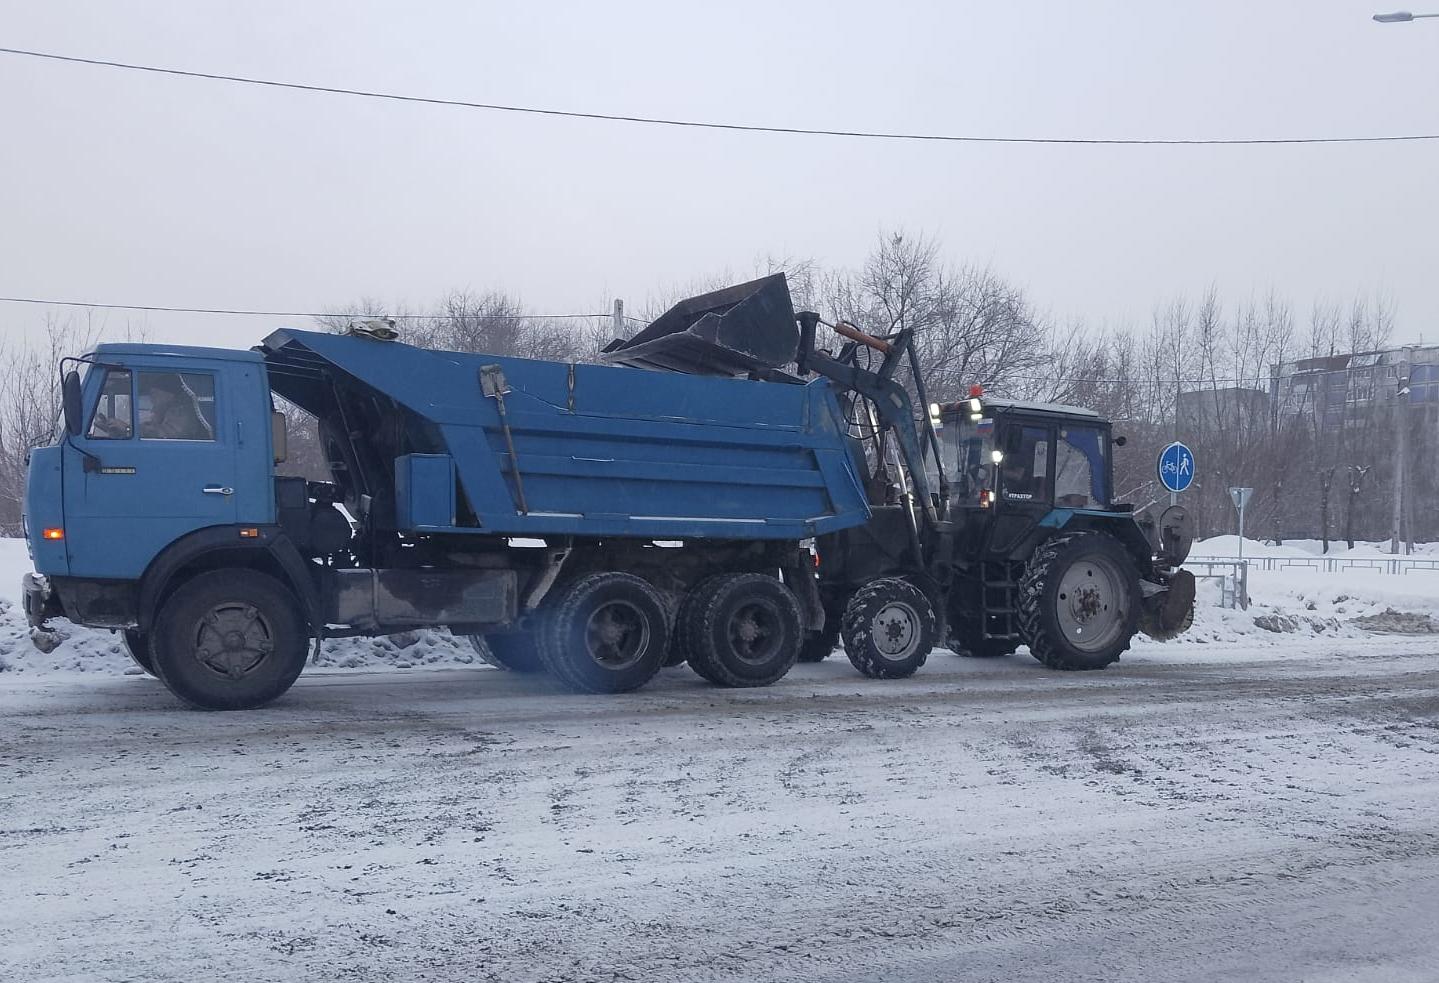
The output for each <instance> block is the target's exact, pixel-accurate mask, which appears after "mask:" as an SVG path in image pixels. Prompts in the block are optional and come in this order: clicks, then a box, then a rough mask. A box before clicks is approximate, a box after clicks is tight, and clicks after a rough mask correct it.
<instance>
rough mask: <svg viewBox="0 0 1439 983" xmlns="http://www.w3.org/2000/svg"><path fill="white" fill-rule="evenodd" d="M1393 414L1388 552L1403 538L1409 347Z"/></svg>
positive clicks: (1407, 467) (1394, 549)
mask: <svg viewBox="0 0 1439 983" xmlns="http://www.w3.org/2000/svg"><path fill="white" fill-rule="evenodd" d="M1394 407H1395V409H1394V416H1395V420H1396V426H1397V427H1398V428H1399V433H1398V434H1397V436H1396V439H1395V441H1394V444H1395V454H1394V516H1393V521H1392V522H1391V523H1390V533H1391V535H1390V540H1389V552H1390V553H1393V554H1395V555H1396V556H1397V555H1398V553H1399V543H1400V541H1401V540H1403V539H1404V482H1405V479H1406V477H1407V476H1408V471H1409V462H1408V460H1407V459H1408V456H1409V349H1408V348H1406V349H1404V361H1403V362H1401V363H1400V364H1399V388H1398V391H1397V392H1396V393H1395V394H1394Z"/></svg>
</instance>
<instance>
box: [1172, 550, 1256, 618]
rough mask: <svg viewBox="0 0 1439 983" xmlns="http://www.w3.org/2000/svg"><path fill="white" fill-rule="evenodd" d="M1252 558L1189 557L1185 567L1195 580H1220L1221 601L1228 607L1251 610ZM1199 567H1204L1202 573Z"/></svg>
mask: <svg viewBox="0 0 1439 983" xmlns="http://www.w3.org/2000/svg"><path fill="white" fill-rule="evenodd" d="M1252 562H1253V561H1252V560H1221V559H1209V558H1200V559H1193V558H1191V559H1188V560H1185V561H1184V569H1186V570H1188V571H1189V572H1190V573H1192V574H1194V579H1195V580H1217V581H1219V603H1220V605H1222V606H1223V607H1226V608H1243V609H1244V610H1246V611H1247V610H1249V564H1250V563H1252ZM1197 567H1203V568H1204V569H1203V572H1202V573H1201V572H1200V571H1199V570H1198V569H1196V568H1197Z"/></svg>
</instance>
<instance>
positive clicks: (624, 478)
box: [260, 330, 869, 540]
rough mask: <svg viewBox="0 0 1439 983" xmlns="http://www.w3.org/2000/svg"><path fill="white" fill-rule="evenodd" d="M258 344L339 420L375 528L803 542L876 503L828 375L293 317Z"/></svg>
mask: <svg viewBox="0 0 1439 983" xmlns="http://www.w3.org/2000/svg"><path fill="white" fill-rule="evenodd" d="M260 351H261V352H262V354H263V355H264V358H265V362H266V364H267V366H268V367H269V373H270V382H271V387H272V389H273V390H274V391H275V392H276V393H278V394H279V395H281V396H283V397H284V398H285V399H287V400H289V401H290V402H292V403H295V404H296V405H298V406H300V407H302V408H304V409H306V410H308V411H310V412H311V413H314V414H315V415H316V416H317V417H319V418H320V419H321V421H324V422H328V423H331V424H333V423H335V422H336V421H344V422H343V424H342V425H341V427H335V426H331V427H329V428H327V429H328V430H329V431H330V433H329V434H328V437H329V439H328V440H327V443H328V444H329V445H330V453H331V454H332V455H335V454H338V455H340V456H341V457H342V458H344V460H343V461H341V462H339V463H341V464H342V465H343V466H342V467H341V468H340V469H338V470H337V476H339V480H340V481H341V482H342V483H346V481H347V478H349V477H350V476H353V479H352V480H349V481H348V483H349V484H350V485H351V486H352V487H349V488H346V489H344V491H345V492H346V498H347V500H353V499H357V498H358V496H359V495H361V494H369V495H371V496H372V498H373V500H374V501H373V503H372V505H371V508H372V509H374V514H375V516H376V521H377V522H379V523H380V524H381V526H382V527H388V528H393V529H396V530H399V531H402V532H412V531H424V532H431V533H433V532H446V533H475V534H507V535H518V536H536V537H542V536H552V535H576V536H625V537H639V538H645V539H662V540H678V539H688V538H692V537H705V538H724V539H780V540H785V539H789V540H798V539H804V538H808V537H812V536H816V535H821V534H824V533H827V532H831V531H837V530H839V529H843V528H848V527H851V526H857V525H861V524H863V523H864V522H865V521H866V519H867V518H868V516H869V508H868V505H867V504H866V501H865V496H864V492H863V488H862V486H861V481H860V478H859V476H858V475H857V474H856V473H855V471H854V467H853V463H852V458H851V457H850V455H849V453H848V450H847V446H846V443H845V437H844V432H843V427H844V420H843V417H842V416H841V413H840V408H839V404H838V402H837V401H836V399H835V396H834V393H833V391H832V390H831V388H830V386H829V385H828V383H827V382H826V381H825V380H823V379H820V380H815V381H814V382H812V383H810V384H807V385H798V384H783V383H775V382H751V381H748V380H743V379H730V378H697V377H689V376H682V375H675V374H669V373H659V372H647V371H643V370H641V369H634V368H623V367H612V366H597V365H584V364H566V363H558V362H545V361H537V360H533V359H523V358H501V357H497V356H493V355H472V354H460V353H455V352H439V351H429V350H425V349H420V348H414V347H411V346H409V345H404V344H399V343H395V342H384V341H375V340H372V339H369V338H364V337H352V336H339V335H331V334H322V333H317V332H310V331H293V330H284V331H278V332H276V333H274V334H272V335H270V336H269V337H268V338H266V339H265V342H264V344H263V345H262V346H261V347H260ZM342 428H343V431H342ZM343 432H350V433H353V432H360V433H363V434H365V435H366V436H365V439H364V440H363V441H358V442H351V441H345V440H342V439H339V438H341V437H342V436H343ZM347 445H349V446H347ZM391 469H392V470H391ZM391 473H392V475H393V479H392V482H391V481H390V480H387V479H388V478H390V477H391ZM391 483H393V487H394V501H393V502H392V503H391V502H387V501H385V499H386V497H387V494H386V492H387V490H388V488H389V487H390V485H391Z"/></svg>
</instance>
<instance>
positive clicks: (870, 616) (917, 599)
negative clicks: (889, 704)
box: [840, 577, 935, 679]
mask: <svg viewBox="0 0 1439 983" xmlns="http://www.w3.org/2000/svg"><path fill="white" fill-rule="evenodd" d="M840 632H841V634H842V635H843V636H844V650H845V654H847V655H848V656H849V661H850V662H851V663H853V665H854V667H855V668H856V669H858V670H859V671H860V672H862V673H864V674H865V675H866V676H868V677H870V678H871V679H904V678H906V677H908V676H913V675H914V674H915V672H917V671H918V670H919V667H920V666H922V665H924V663H925V660H926V659H928V658H929V651H930V649H932V648H934V640H935V618H934V607H933V606H932V605H931V604H930V603H929V598H928V597H926V596H925V593H924V591H922V590H920V589H919V588H918V587H916V586H914V585H913V584H911V583H909V582H908V581H905V580H900V579H899V578H897V577H885V578H883V579H880V580H876V581H873V582H872V583H869V584H867V585H865V586H864V587H862V588H860V590H859V591H858V592H856V593H855V595H854V597H852V598H850V601H849V603H848V604H847V605H845V608H844V620H843V622H842V623H841V626H840Z"/></svg>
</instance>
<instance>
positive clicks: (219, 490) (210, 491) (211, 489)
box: [201, 485, 235, 495]
mask: <svg viewBox="0 0 1439 983" xmlns="http://www.w3.org/2000/svg"><path fill="white" fill-rule="evenodd" d="M201 491H203V492H204V493H205V494H206V495H233V494H235V489H233V488H231V487H230V486H229V485H206V486H205V487H204V488H202V489H201Z"/></svg>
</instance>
